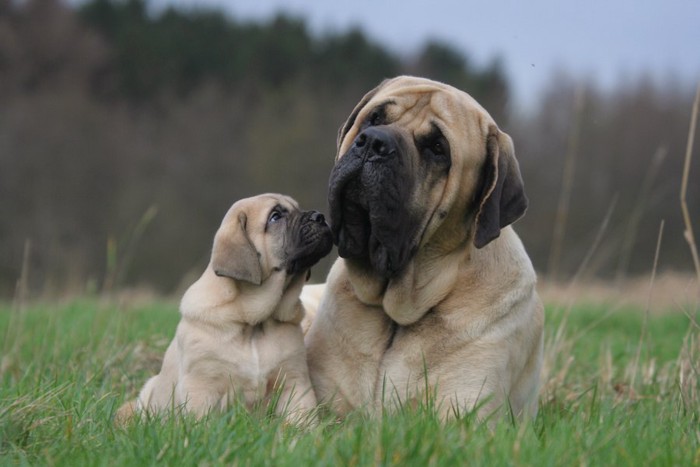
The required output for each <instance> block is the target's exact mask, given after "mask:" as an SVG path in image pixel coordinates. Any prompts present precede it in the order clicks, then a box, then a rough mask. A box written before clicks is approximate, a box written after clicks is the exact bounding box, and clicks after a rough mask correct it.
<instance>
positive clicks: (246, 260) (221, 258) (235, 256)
mask: <svg viewBox="0 0 700 467" xmlns="http://www.w3.org/2000/svg"><path fill="white" fill-rule="evenodd" d="M247 221H248V217H247V216H246V215H245V214H244V213H241V214H239V215H238V218H237V219H236V220H235V221H234V222H233V223H232V224H234V225H233V226H231V227H230V228H224V229H221V230H220V231H219V232H217V234H216V238H215V239H214V248H213V249H212V253H211V266H212V269H214V273H215V274H216V275H217V276H223V277H230V278H231V279H236V280H239V281H246V282H251V283H253V284H255V285H260V284H261V283H262V266H261V265H260V253H258V250H256V249H255V245H253V242H252V241H251V240H250V237H249V236H248V231H247V230H246V227H247V225H246V224H247Z"/></svg>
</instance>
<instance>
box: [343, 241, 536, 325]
mask: <svg viewBox="0 0 700 467" xmlns="http://www.w3.org/2000/svg"><path fill="white" fill-rule="evenodd" d="M501 235H502V237H503V238H502V239H496V240H494V241H493V242H492V243H491V244H489V245H487V246H486V247H484V248H482V249H476V248H475V247H474V246H473V245H472V244H471V243H468V244H466V245H464V246H463V247H462V248H459V249H455V250H453V251H451V252H449V253H444V252H443V253H439V254H438V253H436V252H431V250H430V248H425V249H423V250H421V252H420V253H419V254H418V255H417V256H416V257H415V258H414V260H413V261H411V262H410V264H409V266H408V268H407V269H406V271H405V272H404V273H403V274H402V275H401V276H400V277H399V278H397V279H391V280H381V279H379V278H377V276H372V275H368V274H367V271H366V270H361V269H359V268H357V267H356V266H355V265H353V264H352V263H351V262H349V261H347V260H344V261H345V266H346V270H347V274H348V279H349V281H350V283H351V285H352V287H353V290H354V292H355V295H356V296H357V298H358V299H359V300H360V301H361V302H362V303H364V304H366V305H370V306H376V307H381V308H382V309H383V310H384V312H385V313H386V314H387V315H388V316H389V317H390V318H391V319H392V320H394V321H395V322H396V323H398V324H399V325H402V326H406V325H410V324H413V323H415V322H417V321H419V320H420V319H421V318H422V317H423V316H425V314H426V313H428V312H430V311H431V309H433V308H435V307H438V306H440V304H441V303H443V302H445V300H446V299H447V298H448V296H449V294H450V293H451V291H452V290H454V289H455V287H456V282H457V281H460V284H459V289H460V290H461V291H462V292H464V291H465V290H472V291H473V292H472V293H468V295H473V296H474V297H475V298H476V297H477V296H478V297H479V298H480V300H481V302H482V306H484V307H487V306H490V305H493V304H495V303H500V302H502V301H503V299H504V298H503V297H501V296H500V295H499V291H498V290H497V289H493V290H492V288H491V287H488V286H487V285H486V284H493V283H498V281H497V280H496V279H497V278H498V279H500V280H502V281H503V280H508V281H513V282H518V283H520V285H519V287H517V288H516V289H517V290H523V291H526V292H527V293H530V291H531V290H532V289H533V288H534V287H535V283H536V276H535V273H534V270H533V269H532V263H530V260H529V258H528V257H527V255H524V253H523V252H524V249H522V246H521V247H520V248H521V249H518V248H515V247H513V245H516V246H517V245H521V243H520V240H519V239H518V237H517V235H516V234H515V233H514V232H513V231H512V229H511V228H510V227H507V228H505V229H503V231H502V234H501ZM506 238H507V239H506ZM486 257H488V258H486ZM465 277H466V278H469V280H468V281H466V280H464V278H465ZM480 306H481V305H480ZM502 308H504V309H509V308H508V307H502Z"/></svg>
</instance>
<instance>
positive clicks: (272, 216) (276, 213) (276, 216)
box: [267, 209, 282, 224]
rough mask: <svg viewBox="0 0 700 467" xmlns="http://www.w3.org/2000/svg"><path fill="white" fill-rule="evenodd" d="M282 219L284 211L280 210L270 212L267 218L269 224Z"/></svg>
mask: <svg viewBox="0 0 700 467" xmlns="http://www.w3.org/2000/svg"><path fill="white" fill-rule="evenodd" d="M281 219H282V213H281V212H280V211H278V210H276V209H275V210H274V211H272V212H271V213H270V217H269V218H268V219H267V223H268V224H274V223H275V222H278V221H280V220H281Z"/></svg>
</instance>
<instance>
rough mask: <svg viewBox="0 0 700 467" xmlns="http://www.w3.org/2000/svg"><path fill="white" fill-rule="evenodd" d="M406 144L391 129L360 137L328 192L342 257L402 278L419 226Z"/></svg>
mask: <svg viewBox="0 0 700 467" xmlns="http://www.w3.org/2000/svg"><path fill="white" fill-rule="evenodd" d="M405 144H406V143H405V140H404V138H403V137H401V136H400V135H399V134H398V133H397V132H396V131H395V130H393V129H392V128H391V127H389V126H376V127H370V128H367V129H365V130H364V131H362V132H361V133H359V134H358V135H357V136H356V137H355V140H354V141H353V144H352V146H351V147H350V149H349V150H348V151H347V152H346V153H345V154H344V155H343V156H342V157H341V158H340V160H339V161H338V163H337V164H336V165H335V167H334V168H333V171H332V172H331V177H330V181H329V189H328V203H329V206H330V216H331V228H332V232H333V241H334V242H335V243H336V244H337V245H338V254H339V255H340V256H341V257H343V258H347V259H353V260H358V261H360V262H363V263H366V265H368V266H370V267H371V268H372V269H373V270H374V271H376V272H377V273H379V274H380V275H381V276H383V277H386V278H391V277H394V276H396V275H397V274H400V273H401V271H402V270H403V268H404V267H405V266H406V263H407V262H408V261H409V260H410V255H411V245H410V243H411V241H412V239H413V238H414V237H415V232H416V228H417V224H418V223H417V222H416V220H415V219H413V216H411V214H410V211H409V209H408V204H409V201H410V197H411V191H412V189H413V186H414V176H413V172H412V171H411V169H410V167H409V166H408V162H409V161H408V160H407V155H406V154H407V147H406V146H405Z"/></svg>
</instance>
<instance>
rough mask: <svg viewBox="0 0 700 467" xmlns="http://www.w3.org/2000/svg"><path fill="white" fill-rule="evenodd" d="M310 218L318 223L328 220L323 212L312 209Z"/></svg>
mask: <svg viewBox="0 0 700 467" xmlns="http://www.w3.org/2000/svg"><path fill="white" fill-rule="evenodd" d="M309 219H311V221H312V222H316V223H318V224H323V223H324V222H326V218H325V217H323V214H321V213H320V212H318V211H312V212H311V215H310V216H309Z"/></svg>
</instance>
